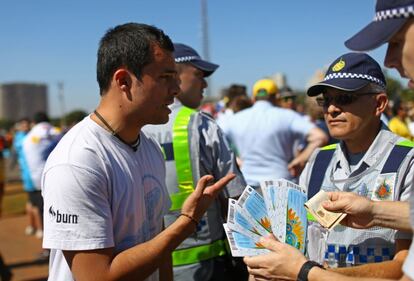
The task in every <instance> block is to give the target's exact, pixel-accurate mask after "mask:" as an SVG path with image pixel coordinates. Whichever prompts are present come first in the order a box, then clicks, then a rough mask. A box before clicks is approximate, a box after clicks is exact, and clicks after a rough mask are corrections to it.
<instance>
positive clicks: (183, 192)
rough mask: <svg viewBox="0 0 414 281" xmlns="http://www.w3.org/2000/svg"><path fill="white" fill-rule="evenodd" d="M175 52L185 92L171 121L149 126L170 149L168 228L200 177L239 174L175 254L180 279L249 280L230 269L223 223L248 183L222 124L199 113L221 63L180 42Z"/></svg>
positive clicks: (176, 275)
mask: <svg viewBox="0 0 414 281" xmlns="http://www.w3.org/2000/svg"><path fill="white" fill-rule="evenodd" d="M174 48H175V51H174V58H175V62H176V67H177V72H178V75H179V78H180V80H181V84H180V90H181V91H180V93H179V94H178V95H177V96H176V99H175V102H174V104H173V105H171V106H170V109H171V111H172V113H171V115H170V120H169V122H168V123H167V124H165V125H161V126H159V125H157V126H146V127H145V128H144V131H145V132H146V133H149V134H151V135H152V136H153V137H155V138H156V139H157V140H158V142H159V143H160V144H161V146H162V148H163V151H164V157H165V160H166V170H167V176H166V181H167V188H168V192H169V194H170V197H171V201H172V207H171V209H170V212H169V213H168V215H166V216H165V224H166V226H168V225H170V224H171V223H173V222H174V221H175V220H176V219H177V217H178V215H179V214H180V209H181V206H182V202H183V201H184V199H185V198H187V196H188V195H189V194H191V193H192V192H193V190H194V183H195V182H197V180H198V179H199V178H200V177H202V176H203V175H206V174H212V175H214V176H215V177H221V176H222V175H226V174H228V173H229V172H232V173H235V174H236V176H237V177H236V178H235V179H234V180H233V181H232V182H231V183H230V184H229V185H227V187H226V188H225V189H224V191H223V192H222V193H221V196H220V198H219V199H218V200H216V202H215V203H214V204H212V206H211V207H210V208H209V209H208V211H207V213H206V215H205V216H204V217H203V218H202V220H201V221H200V223H199V224H198V227H197V231H196V232H195V233H194V234H193V235H192V236H190V237H189V238H187V239H186V240H185V241H184V242H183V243H182V244H181V245H180V246H179V247H178V248H177V250H176V251H174V252H173V266H174V280H180V281H183V280H185V281H187V280H197V281H204V280H205V281H207V280H231V279H232V278H233V279H234V280H243V277H240V276H238V275H236V274H235V273H234V272H231V274H230V272H229V268H233V269H234V267H232V266H229V263H232V262H233V261H232V260H231V259H230V257H229V254H228V252H227V251H226V245H225V242H224V230H223V226H222V224H223V222H224V219H223V217H224V215H225V214H226V213H227V205H226V204H227V201H228V198H232V197H238V196H239V195H240V194H241V193H242V191H243V189H244V187H245V185H246V183H245V181H244V178H243V176H242V174H241V172H240V171H239V169H238V167H237V164H236V161H235V156H234V154H233V152H232V151H231V149H230V146H229V144H228V143H227V141H226V140H225V137H224V136H223V134H222V131H221V130H220V129H219V127H218V125H217V124H216V122H215V121H214V120H213V118H211V117H210V116H209V115H207V114H206V113H203V112H199V111H196V110H195V109H197V108H198V107H199V106H200V104H201V101H202V99H203V90H204V89H205V88H207V82H206V80H205V78H206V77H208V76H210V75H211V74H212V73H213V72H214V71H215V70H216V69H217V68H218V65H216V64H213V63H210V62H207V61H205V60H202V59H201V57H200V56H199V55H198V53H197V52H196V51H195V50H194V49H193V48H191V47H189V46H187V45H184V44H174ZM243 269H244V266H243V267H242V268H241V269H240V273H241V274H243V273H242V271H243ZM237 272H239V271H237ZM246 275H247V274H246ZM243 276H244V275H243Z"/></svg>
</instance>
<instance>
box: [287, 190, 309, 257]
mask: <svg viewBox="0 0 414 281" xmlns="http://www.w3.org/2000/svg"><path fill="white" fill-rule="evenodd" d="M306 199H307V196H306V193H304V192H302V191H300V190H297V189H294V188H289V192H288V198H287V201H288V204H287V205H288V207H287V217H286V239H285V243H287V244H289V245H291V246H293V247H295V248H296V249H298V250H300V251H301V252H302V253H304V252H305V244H306V232H307V227H308V220H307V217H306V209H305V208H304V207H303V205H304V204H305V202H306Z"/></svg>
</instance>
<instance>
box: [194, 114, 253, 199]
mask: <svg viewBox="0 0 414 281" xmlns="http://www.w3.org/2000/svg"><path fill="white" fill-rule="evenodd" d="M199 117H201V120H200V121H201V122H200V123H199V126H198V132H199V142H200V145H199V151H200V173H201V175H203V174H211V175H213V176H214V178H215V179H220V178H222V177H224V176H225V175H227V174H229V173H234V174H235V175H236V178H235V179H233V180H232V181H231V182H230V183H229V184H228V185H227V186H226V188H225V189H224V190H223V195H224V196H225V197H227V198H229V197H233V198H234V197H238V196H240V195H241V194H242V192H243V190H244V188H245V186H246V182H245V180H244V177H243V175H242V173H241V171H240V169H239V167H238V165H237V163H236V156H235V154H234V153H233V151H232V150H231V148H230V145H229V143H228V141H227V140H226V138H225V136H224V134H223V132H222V130H221V129H220V127H219V126H218V125H217V123H216V122H215V121H214V120H212V119H211V118H209V117H208V116H205V115H204V114H200V116H199Z"/></svg>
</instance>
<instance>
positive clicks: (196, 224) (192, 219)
mask: <svg viewBox="0 0 414 281" xmlns="http://www.w3.org/2000/svg"><path fill="white" fill-rule="evenodd" d="M180 216H184V217H187V218H189V219H190V220H191V221H192V222H193V223H194V225H195V227H197V226H198V221H197V220H196V219H195V218H193V217H192V216H190V215H187V214H183V213H181V214H180Z"/></svg>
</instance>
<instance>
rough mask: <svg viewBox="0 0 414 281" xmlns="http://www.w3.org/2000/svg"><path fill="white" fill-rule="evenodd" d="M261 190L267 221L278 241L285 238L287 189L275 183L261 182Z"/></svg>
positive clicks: (271, 181)
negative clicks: (268, 220) (269, 222)
mask: <svg viewBox="0 0 414 281" xmlns="http://www.w3.org/2000/svg"><path fill="white" fill-rule="evenodd" d="M261 188H262V192H263V197H264V201H265V205H266V209H267V212H268V214H269V219H270V221H271V224H272V231H273V235H274V236H275V237H276V238H277V239H279V241H285V237H286V207H287V200H286V198H287V191H288V190H287V189H285V188H281V187H280V186H279V183H278V182H277V181H273V180H270V181H264V182H261Z"/></svg>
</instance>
